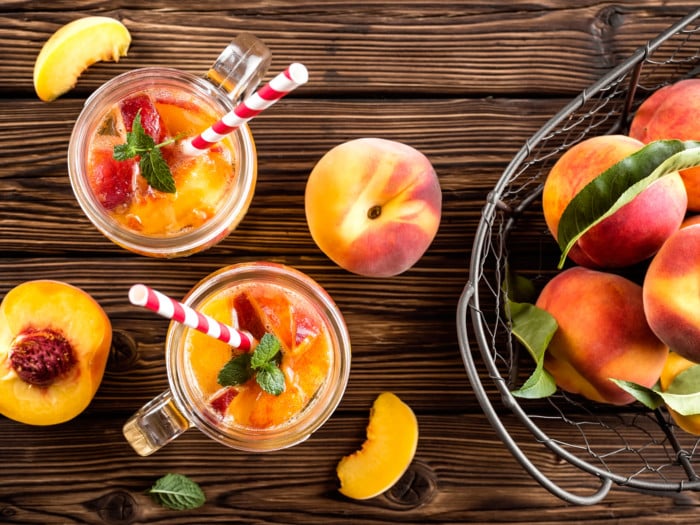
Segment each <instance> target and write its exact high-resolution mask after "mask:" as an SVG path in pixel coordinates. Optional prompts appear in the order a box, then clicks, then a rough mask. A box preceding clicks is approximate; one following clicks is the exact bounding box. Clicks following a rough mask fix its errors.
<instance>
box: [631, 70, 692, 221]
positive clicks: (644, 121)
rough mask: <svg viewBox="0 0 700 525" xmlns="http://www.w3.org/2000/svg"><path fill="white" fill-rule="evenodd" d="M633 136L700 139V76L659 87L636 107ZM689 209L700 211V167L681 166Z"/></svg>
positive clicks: (638, 137)
mask: <svg viewBox="0 0 700 525" xmlns="http://www.w3.org/2000/svg"><path fill="white" fill-rule="evenodd" d="M629 134H630V136H631V137H634V138H637V139H639V140H641V141H642V142H644V143H649V142H653V141H655V140H663V139H678V140H700V79H698V78H690V79H684V80H679V81H678V82H676V83H675V84H670V85H667V86H664V87H662V88H660V89H658V90H656V91H655V92H654V93H653V94H652V95H651V96H650V97H649V98H647V99H646V100H645V101H644V102H643V103H642V105H641V106H639V109H638V110H637V111H636V113H635V115H634V118H633V119H632V122H631V124H630V132H629ZM680 174H681V178H682V179H683V182H684V184H685V188H686V191H687V193H688V209H689V210H693V211H700V167H695V168H688V169H685V170H681V172H680Z"/></svg>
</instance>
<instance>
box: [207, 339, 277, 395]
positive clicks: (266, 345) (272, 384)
mask: <svg viewBox="0 0 700 525" xmlns="http://www.w3.org/2000/svg"><path fill="white" fill-rule="evenodd" d="M280 348H281V345H280V341H279V339H277V337H275V336H274V335H273V334H270V333H266V334H265V335H263V336H262V338H261V339H260V342H259V343H258V344H257V346H256V347H255V350H253V352H252V353H247V352H246V353H243V354H241V355H239V356H236V357H234V358H233V359H231V360H230V361H229V362H228V363H226V364H225V365H224V367H223V368H222V369H221V370H220V371H219V375H218V376H217V381H218V383H219V384H220V385H221V386H236V385H241V384H243V383H245V382H246V381H248V380H249V379H250V378H252V377H253V376H255V381H256V382H257V383H258V385H260V388H262V389H263V390H264V391H265V392H267V393H268V394H272V395H275V396H278V395H280V394H281V393H282V392H284V388H285V384H284V374H283V373H282V370H280V368H279V364H278V359H277V356H278V355H279V352H280Z"/></svg>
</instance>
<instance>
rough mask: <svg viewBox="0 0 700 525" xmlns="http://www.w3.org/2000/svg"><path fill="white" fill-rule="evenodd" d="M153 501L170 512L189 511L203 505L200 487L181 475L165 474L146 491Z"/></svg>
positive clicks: (204, 498)
mask: <svg viewBox="0 0 700 525" xmlns="http://www.w3.org/2000/svg"><path fill="white" fill-rule="evenodd" d="M147 493H148V494H150V495H151V497H152V498H153V500H154V501H155V502H156V503H158V504H159V505H162V506H163V507H166V508H169V509H172V510H190V509H196V508H197V507H201V506H202V505H204V502H205V501H206V497H205V496H204V492H203V491H202V489H201V488H200V486H199V485H198V484H197V483H196V482H194V481H192V480H191V479H190V478H188V477H187V476H184V475H182V474H166V475H165V476H163V477H162V478H160V479H159V480H157V481H156V482H155V484H154V485H153V486H152V487H151V488H150V489H149V490H148V491H147Z"/></svg>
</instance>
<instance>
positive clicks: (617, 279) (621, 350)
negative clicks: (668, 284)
mask: <svg viewBox="0 0 700 525" xmlns="http://www.w3.org/2000/svg"><path fill="white" fill-rule="evenodd" d="M698 228H700V227H698ZM536 304H537V306H538V307H539V308H541V309H543V310H546V311H547V312H549V314H551V315H552V316H553V317H554V319H556V321H557V324H558V328H557V330H556V332H555V333H554V335H553V337H552V339H551V341H550V343H549V346H548V348H547V352H546V354H545V360H544V367H545V369H546V370H547V371H548V372H549V373H550V374H552V376H553V377H554V379H555V381H556V383H557V385H558V386H559V387H560V388H561V389H562V390H566V391H567V392H572V393H575V394H580V395H582V396H584V397H586V398H588V399H591V400H593V401H599V402H603V403H609V404H614V405H624V404H628V403H631V402H632V401H634V398H633V397H632V396H631V395H630V394H628V393H627V392H625V391H623V390H622V389H621V388H620V387H618V386H617V385H616V384H614V383H613V382H612V381H611V380H610V379H611V378H612V379H621V380H625V381H631V382H634V383H637V384H640V385H643V386H645V387H647V388H651V387H652V386H653V385H654V384H655V383H656V381H657V380H658V378H659V374H660V373H661V369H662V367H663V365H664V362H665V361H666V356H667V355H668V348H667V346H666V345H665V344H664V343H663V342H661V341H660V340H659V339H658V338H657V337H656V336H655V335H654V333H653V332H652V331H651V328H649V325H648V324H647V321H646V317H645V315H644V307H643V302H642V287H641V286H639V285H638V284H636V283H634V282H632V281H630V280H628V279H626V278H624V277H621V276H619V275H616V274H613V273H609V272H601V271H598V270H591V269H589V268H584V267H581V266H576V267H572V268H569V269H567V270H564V271H562V272H560V273H559V274H557V275H556V276H555V277H554V278H552V279H551V280H550V281H549V282H548V283H547V284H546V285H545V286H544V288H543V289H542V292H541V293H540V296H539V297H538V299H537V303H536Z"/></svg>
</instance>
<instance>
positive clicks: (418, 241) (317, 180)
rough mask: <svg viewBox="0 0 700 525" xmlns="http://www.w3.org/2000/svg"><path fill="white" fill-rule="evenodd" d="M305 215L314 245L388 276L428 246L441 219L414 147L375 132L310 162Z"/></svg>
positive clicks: (353, 267) (427, 166)
mask: <svg viewBox="0 0 700 525" xmlns="http://www.w3.org/2000/svg"><path fill="white" fill-rule="evenodd" d="M305 209H306V220H307V223H308V225H309V230H310V232H311V236H312V237H313V239H314V241H315V242H316V244H317V245H318V247H319V248H320V249H321V250H322V251H323V252H324V253H325V254H326V255H327V256H328V257H329V258H330V259H331V260H333V261H334V262H335V263H336V264H338V265H339V266H341V267H342V268H345V269H346V270H348V271H351V272H354V273H357V274H360V275H366V276H373V277H388V276H392V275H397V274H399V273H402V272H404V271H406V270H408V269H409V268H410V267H411V266H413V265H414V264H415V263H416V262H417V261H418V260H419V259H420V258H421V257H422V256H423V254H424V253H425V251H426V250H427V249H428V247H429V246H430V244H431V243H432V241H433V238H434V237H435V235H436V233H437V230H438V226H439V224H440V216H441V209H442V193H441V190H440V184H439V182H438V178H437V175H436V174H435V170H434V169H433V166H432V164H431V163H430V161H429V160H428V159H427V158H426V157H425V155H423V154H422V153H420V152H419V151H418V150H416V149H414V148H412V147H411V146H408V145H406V144H402V143H400V142H395V141H391V140H386V139H380V138H361V139H355V140H350V141H348V142H344V143H342V144H340V145H338V146H336V147H334V148H333V149H331V150H330V151H328V152H327V153H326V154H325V155H324V156H323V157H322V158H321V159H320V160H319V161H318V163H317V164H316V165H315V166H314V168H313V170H312V172H311V175H310V176H309V179H308V181H307V184H306V195H305Z"/></svg>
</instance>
